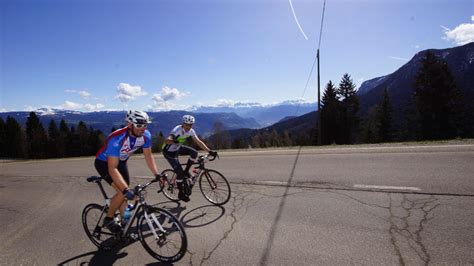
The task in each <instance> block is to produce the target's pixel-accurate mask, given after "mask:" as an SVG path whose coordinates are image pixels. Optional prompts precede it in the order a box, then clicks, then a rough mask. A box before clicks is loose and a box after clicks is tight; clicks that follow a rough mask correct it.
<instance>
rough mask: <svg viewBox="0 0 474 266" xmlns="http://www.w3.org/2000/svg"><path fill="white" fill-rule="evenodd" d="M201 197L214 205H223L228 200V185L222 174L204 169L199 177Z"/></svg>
mask: <svg viewBox="0 0 474 266" xmlns="http://www.w3.org/2000/svg"><path fill="white" fill-rule="evenodd" d="M199 188H200V189H201V192H202V195H204V197H205V198H206V199H207V200H208V201H209V202H210V203H212V204H214V205H224V204H226V203H227V202H228V201H229V199H230V185H229V182H228V181H227V179H226V178H225V177H224V175H223V174H221V173H219V172H217V171H216V170H212V169H206V170H205V171H204V172H203V173H202V174H201V176H200V177H199Z"/></svg>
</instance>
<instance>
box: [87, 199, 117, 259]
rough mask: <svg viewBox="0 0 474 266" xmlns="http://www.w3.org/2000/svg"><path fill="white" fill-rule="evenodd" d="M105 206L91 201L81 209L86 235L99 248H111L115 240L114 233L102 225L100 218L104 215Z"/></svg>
mask: <svg viewBox="0 0 474 266" xmlns="http://www.w3.org/2000/svg"><path fill="white" fill-rule="evenodd" d="M107 209H108V208H107V207H106V208H105V209H104V206H101V205H99V204H96V203H91V204H89V205H87V206H86V207H84V210H83V211H82V225H83V226H84V230H85V231H86V235H87V237H89V239H90V240H91V242H92V243H93V244H94V245H96V246H97V247H98V248H99V249H101V250H111V249H112V248H113V244H112V243H111V242H114V241H115V237H114V235H113V234H112V233H111V232H110V231H108V230H107V229H105V228H103V227H102V219H103V218H104V217H105V215H106V212H107Z"/></svg>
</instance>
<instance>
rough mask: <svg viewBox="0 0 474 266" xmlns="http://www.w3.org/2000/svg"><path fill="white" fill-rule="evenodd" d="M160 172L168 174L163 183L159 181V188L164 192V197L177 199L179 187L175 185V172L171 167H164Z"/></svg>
mask: <svg viewBox="0 0 474 266" xmlns="http://www.w3.org/2000/svg"><path fill="white" fill-rule="evenodd" d="M161 174H165V175H167V176H168V178H167V179H166V181H165V182H164V183H161V182H160V186H161V190H162V191H163V194H165V197H167V198H168V199H170V200H172V201H179V199H178V193H179V189H178V186H177V185H176V173H175V172H174V171H173V169H165V170H163V172H161Z"/></svg>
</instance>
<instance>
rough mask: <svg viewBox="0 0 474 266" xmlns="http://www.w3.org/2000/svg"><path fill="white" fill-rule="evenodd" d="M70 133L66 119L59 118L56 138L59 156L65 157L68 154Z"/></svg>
mask: <svg viewBox="0 0 474 266" xmlns="http://www.w3.org/2000/svg"><path fill="white" fill-rule="evenodd" d="M70 134H71V132H70V131H69V127H68V126H67V124H66V121H64V119H61V122H60V123H59V139H58V157H60V158H63V157H66V156H68V154H69V149H70V144H69V139H70Z"/></svg>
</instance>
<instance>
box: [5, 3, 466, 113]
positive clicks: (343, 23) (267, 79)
mask: <svg viewBox="0 0 474 266" xmlns="http://www.w3.org/2000/svg"><path fill="white" fill-rule="evenodd" d="M291 3H292V5H293V8H294V11H295V14H296V18H297V20H298V21H299V24H300V26H301V29H302V30H303V32H304V33H305V35H306V36H307V37H308V40H306V39H305V37H304V35H303V33H302V31H301V30H300V28H299V27H298V25H297V23H296V21H295V17H294V16H293V13H292V10H291V6H290V0H227V1H226V0H219V1H218V0H213V1H211V0H204V1H191V0H189V1H171V0H169V1H158V0H147V1H143V0H135V1H123V0H117V1H112V0H110V1H109V0H107V1H105V0H82V1H78V0H63V1H59V0H56V1H49V0H30V1H24V0H15V1H10V0H2V1H1V2H0V10H1V11H0V12H1V14H0V17H1V18H0V19H1V24H0V27H1V43H0V45H1V53H0V56H1V62H0V63H1V65H0V67H1V68H0V78H1V80H0V81H1V83H0V90H1V91H0V111H13V110H33V109H36V108H41V107H46V108H60V109H72V110H80V111H93V110H124V109H143V110H170V109H184V108H189V107H190V106H193V105H232V104H234V103H236V102H258V103H262V104H272V103H277V102H282V101H286V100H296V99H300V98H304V100H305V101H309V102H315V101H316V98H317V95H316V89H317V88H316V69H314V72H313V75H312V77H311V80H310V82H309V86H308V87H307V89H306V91H305V92H304V88H305V84H306V81H307V79H308V75H309V72H310V69H311V66H312V64H313V60H314V57H315V53H316V49H317V47H318V40H319V30H320V26H321V24H320V23H321V15H322V7H323V1H322V0H314V1H309V0H291ZM473 16H474V1H473V0H398V1H396V0H345V1H343V0H327V1H326V11H325V19H324V27H323V35H322V41H321V47H320V52H321V62H320V64H321V87H322V88H324V86H325V84H326V83H327V82H328V81H329V80H332V81H333V82H334V83H336V84H338V83H339V81H340V79H341V77H342V75H343V74H344V73H349V74H350V75H351V77H352V79H353V81H354V82H355V83H356V85H357V86H359V85H360V84H361V83H362V82H363V81H364V80H367V79H371V78H375V77H378V76H383V75H387V74H390V73H392V72H393V71H395V70H397V69H398V68H399V67H401V66H402V65H403V64H405V63H406V62H407V61H408V60H409V59H410V58H411V57H413V55H414V54H416V53H417V52H419V51H421V50H424V49H428V48H436V49H441V48H448V47H454V46H458V45H461V44H463V43H467V42H471V41H474V24H473V23H474V21H473Z"/></svg>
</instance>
